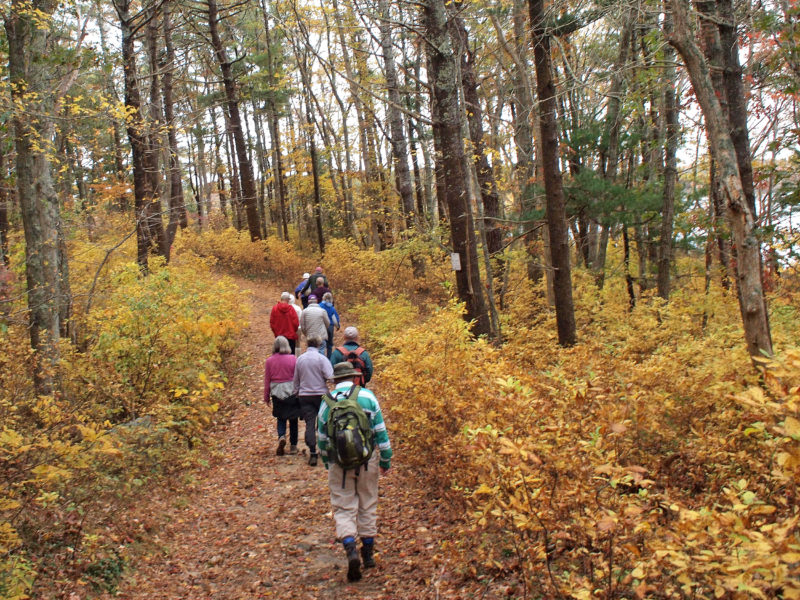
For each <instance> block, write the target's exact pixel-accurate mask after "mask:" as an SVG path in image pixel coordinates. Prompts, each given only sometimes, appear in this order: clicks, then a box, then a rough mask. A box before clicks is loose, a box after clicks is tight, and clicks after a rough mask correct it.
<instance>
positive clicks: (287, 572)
mask: <svg viewBox="0 0 800 600" xmlns="http://www.w3.org/2000/svg"><path fill="white" fill-rule="evenodd" d="M238 284H239V285H240V286H241V288H242V290H243V292H245V296H246V297H247V298H248V301H249V302H251V303H252V313H251V316H250V327H249V328H248V329H247V330H245V331H244V332H243V334H242V337H241V343H240V346H241V348H240V351H241V352H242V354H243V359H244V363H243V364H245V365H246V366H245V368H243V369H241V370H239V371H238V372H237V374H236V375H234V376H233V378H232V380H231V381H229V382H228V386H227V389H226V390H225V394H226V395H227V398H226V403H225V404H226V412H225V413H223V414H221V416H220V423H219V424H218V425H217V426H216V427H215V429H214V431H213V432H212V434H211V437H212V439H211V443H210V445H209V447H208V448H207V449H204V450H203V454H204V455H205V457H204V461H203V462H205V461H207V463H208V466H207V467H206V468H197V469H196V470H195V471H194V472H192V473H191V474H183V476H182V477H181V480H182V481H180V482H179V481H173V482H172V483H171V484H170V485H169V486H165V487H163V488H161V489H160V490H156V491H155V492H154V493H151V494H150V496H148V497H147V498H146V499H143V501H142V503H141V504H140V505H139V506H137V507H136V508H135V509H134V510H133V512H132V513H131V514H130V515H126V517H125V519H126V520H130V521H129V523H128V525H129V526H130V527H134V528H138V529H140V530H142V532H143V533H144V532H146V535H143V536H142V537H143V538H144V539H148V540H150V542H148V543H147V544H146V546H145V547H144V548H143V549H142V551H141V552H140V553H139V558H138V559H137V561H136V562H137V564H133V565H131V569H130V571H129V572H128V575H127V576H126V577H125V579H124V581H123V582H122V584H121V586H120V588H119V590H118V591H117V594H116V597H122V598H129V599H131V600H137V599H141V600H159V599H178V598H187V599H205V598H209V599H234V598H235V599H240V598H277V597H281V598H287V599H293V598H298V599H299V598H321V599H327V598H339V597H350V598H385V599H389V598H409V599H417V598H419V599H422V598H462V597H463V598H470V597H474V596H473V593H474V592H475V590H474V589H473V590H472V591H467V589H466V588H469V587H473V586H474V583H472V584H471V585H469V584H468V585H467V586H463V587H462V584H460V583H459V578H458V577H456V576H455V575H453V574H452V573H451V572H450V571H451V569H450V567H449V565H448V562H447V560H446V559H445V558H444V557H442V555H441V551H440V542H441V541H442V539H444V538H445V537H446V536H447V535H448V531H449V527H450V526H451V524H452V515H450V514H448V507H447V506H445V504H446V503H445V502H441V501H438V499H436V498H435V497H434V498H432V497H431V491H430V490H428V489H425V488H424V487H423V486H421V485H420V483H419V481H420V479H419V478H418V477H415V475H414V473H413V472H412V471H411V470H410V469H404V466H403V454H402V450H401V449H399V448H397V446H396V445H395V456H396V458H395V460H394V461H393V465H392V469H391V470H390V471H389V473H388V475H387V476H386V477H382V478H381V481H380V501H379V506H378V527H379V531H380V533H379V537H378V538H377V540H376V550H377V556H376V560H377V563H378V566H377V568H375V569H371V570H368V571H366V572H365V576H364V578H363V579H362V580H361V581H360V582H358V583H355V584H348V583H347V581H346V577H345V572H346V561H345V556H344V551H343V549H342V546H341V544H339V543H337V542H336V540H335V534H334V526H333V518H332V515H331V508H330V502H329V495H328V487H327V473H326V471H325V468H324V467H323V466H322V464H321V463H320V465H319V466H317V467H309V466H308V464H307V459H308V455H307V453H306V451H305V449H304V444H303V425H302V422H301V425H300V448H301V449H303V454H298V455H294V456H289V455H287V456H276V454H275V447H276V443H277V435H276V433H275V419H274V418H273V417H272V414H271V409H270V407H268V406H267V405H266V404H264V403H263V402H262V394H263V392H262V390H263V363H264V360H265V359H266V357H267V356H268V354H269V353H270V352H271V351H272V343H273V339H274V338H273V335H272V332H271V331H270V328H269V311H270V309H271V308H272V306H273V305H274V303H275V301H276V299H277V298H279V296H280V291H281V290H280V289H278V288H277V286H275V285H274V284H270V283H266V282H263V281H250V280H246V279H239V280H238ZM342 321H343V323H347V322H348V321H347V318H346V314H343V318H342ZM337 342H338V339H337ZM376 383H377V385H376V389H377V391H378V394H380V374H379V373H378V374H377V377H376ZM384 411H385V412H386V413H387V424H388V427H389V433H390V436H391V407H387V406H385V403H384ZM398 450H400V451H399V452H398ZM485 592H486V590H483V593H484V594H485ZM478 595H479V596H480V595H482V594H481V592H478ZM484 597H486V596H484Z"/></svg>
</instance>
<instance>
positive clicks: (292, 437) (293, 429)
mask: <svg viewBox="0 0 800 600" xmlns="http://www.w3.org/2000/svg"><path fill="white" fill-rule="evenodd" d="M286 421H289V444H290V445H292V446H297V437H298V436H297V431H298V429H297V419H278V437H279V438H282V437H284V436H285V435H286Z"/></svg>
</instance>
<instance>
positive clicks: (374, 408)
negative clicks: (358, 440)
mask: <svg viewBox="0 0 800 600" xmlns="http://www.w3.org/2000/svg"><path fill="white" fill-rule="evenodd" d="M352 385H353V384H352V382H350V381H343V382H341V383H339V384H338V385H337V386H336V387H335V388H334V390H333V391H332V392H331V396H333V397H334V398H335V399H336V400H337V401H338V400H339V398H347V396H348V395H349V393H350V388H351V387H352ZM358 403H359V404H360V405H361V408H363V409H364V412H365V413H367V416H368V417H369V422H370V424H371V425H372V432H373V433H374V434H375V448H376V449H377V450H378V451H379V452H380V462H379V464H380V466H381V467H383V468H384V469H388V468H389V467H390V466H391V464H392V445H391V443H389V434H388V433H387V431H386V424H385V423H384V422H383V413H382V412H381V405H380V404H379V403H378V399H377V398H376V397H375V394H373V393H372V392H371V391H369V390H368V389H367V388H361V391H360V392H359V393H358ZM330 412H331V409H330V408H328V405H327V404H325V402H323V403H322V404H321V405H320V407H319V414H317V448H318V449H319V454H320V456H321V457H322V462H323V463H324V464H325V468H326V469H327V468H328V433H327V424H328V416H329V415H330Z"/></svg>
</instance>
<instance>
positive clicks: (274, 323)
mask: <svg viewBox="0 0 800 600" xmlns="http://www.w3.org/2000/svg"><path fill="white" fill-rule="evenodd" d="M291 297H292V295H291V294H290V293H289V292H283V293H282V294H281V301H280V302H278V303H277V304H276V305H275V306H273V307H272V312H270V313H269V326H270V328H271V329H272V333H274V334H275V337H278V336H279V335H282V336H283V337H285V338H286V339H287V340H288V341H289V347H290V348H291V350H292V354H294V351H295V348H296V347H297V328H298V327H300V320H299V319H298V318H297V311H296V310H295V309H294V306H292V305H291V304H289V299H290V298H291Z"/></svg>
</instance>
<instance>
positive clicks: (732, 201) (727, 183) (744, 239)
mask: <svg viewBox="0 0 800 600" xmlns="http://www.w3.org/2000/svg"><path fill="white" fill-rule="evenodd" d="M670 5H671V8H672V14H673V18H674V22H675V27H674V31H673V33H672V35H670V36H669V38H668V40H669V43H670V44H672V45H673V46H674V47H675V49H676V50H677V51H678V53H679V54H680V55H681V56H682V57H683V60H684V63H685V65H686V70H687V72H688V73H689V79H690V80H691V82H692V87H693V88H694V91H695V95H696V97H697V101H698V103H699V104H700V109H701V110H702V112H703V116H704V117H705V121H706V127H707V130H708V140H709V144H710V148H711V153H712V156H714V158H715V160H716V163H717V166H718V167H719V170H720V173H719V189H720V192H721V195H722V197H723V198H724V199H725V204H726V208H727V215H728V222H729V224H730V228H731V232H732V234H733V240H734V243H735V244H736V282H737V285H738V291H739V293H738V297H739V308H740V312H741V314H742V322H743V325H744V333H745V339H746V340H747V349H748V352H749V353H750V355H751V356H753V357H755V356H760V355H761V354H762V353H763V354H766V355H769V356H771V355H772V337H771V335H770V330H769V320H768V317H767V303H766V301H765V300H764V292H763V288H762V283H761V254H760V252H759V243H758V239H757V238H756V235H755V221H754V217H753V213H752V211H751V210H750V207H749V205H748V202H747V196H746V194H745V192H744V188H743V186H742V180H741V175H740V173H739V166H738V162H737V159H736V149H735V147H734V145H733V141H732V140H731V136H730V133H729V131H728V122H727V119H726V118H725V115H724V113H723V110H722V107H721V105H720V102H719V99H718V98H717V95H716V94H715V91H714V86H713V84H712V82H711V77H710V74H709V69H708V65H707V64H706V63H705V61H704V60H703V56H702V54H701V52H700V49H699V48H698V47H697V44H696V43H695V42H694V39H693V36H692V32H691V27H690V25H689V18H688V10H687V8H686V6H685V4H684V0H671V1H670Z"/></svg>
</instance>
